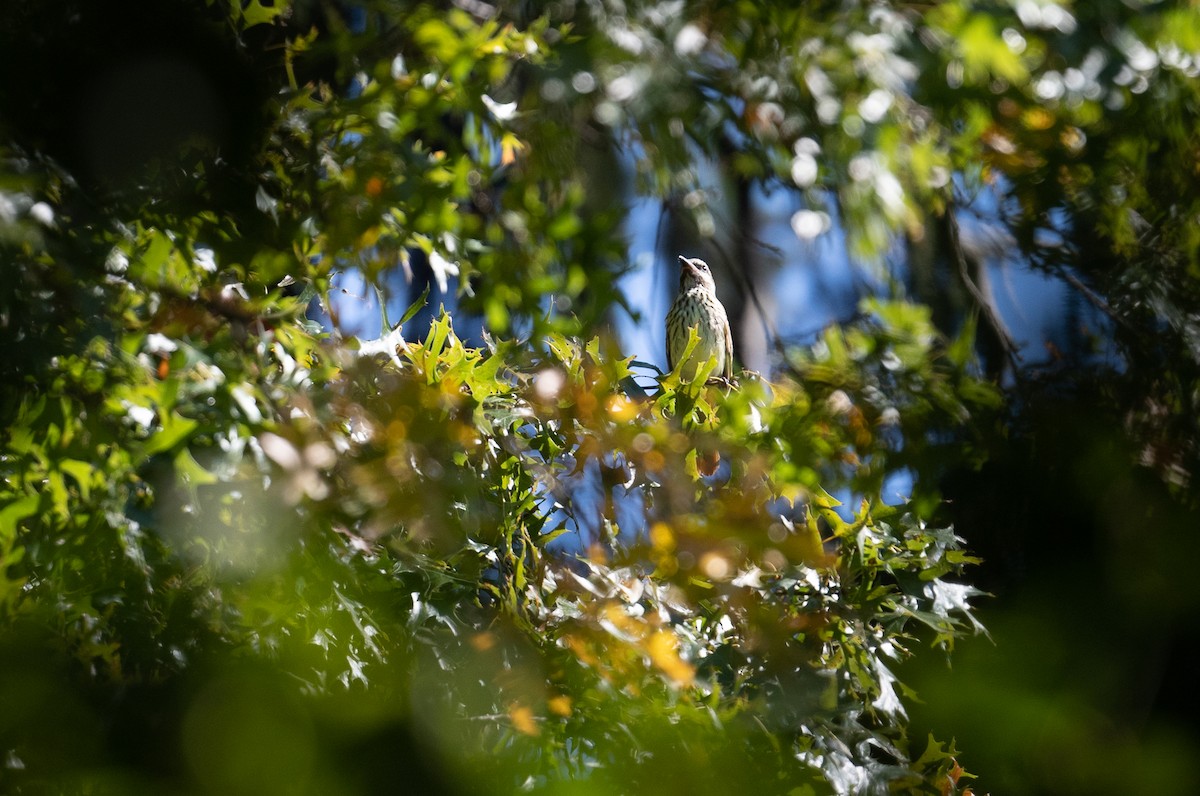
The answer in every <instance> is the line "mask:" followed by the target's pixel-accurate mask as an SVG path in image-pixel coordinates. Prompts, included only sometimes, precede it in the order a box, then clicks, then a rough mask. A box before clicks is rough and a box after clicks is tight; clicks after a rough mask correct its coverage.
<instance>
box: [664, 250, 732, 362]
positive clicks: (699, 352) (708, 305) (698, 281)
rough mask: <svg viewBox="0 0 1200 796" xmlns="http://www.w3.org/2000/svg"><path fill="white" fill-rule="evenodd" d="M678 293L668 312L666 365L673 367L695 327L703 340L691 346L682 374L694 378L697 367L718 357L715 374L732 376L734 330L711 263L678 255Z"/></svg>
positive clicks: (681, 354) (685, 347)
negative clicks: (715, 280)
mask: <svg viewBox="0 0 1200 796" xmlns="http://www.w3.org/2000/svg"><path fill="white" fill-rule="evenodd" d="M679 269H680V270H679V293H678V294H677V295H676V296H675V301H674V302H673V303H672V304H671V309H670V310H669V311H668V312H667V368H668V369H669V370H671V371H674V370H675V368H676V366H677V365H678V364H679V360H680V359H682V357H683V353H684V351H685V350H686V349H687V344H688V338H689V336H690V335H689V332H688V330H689V329H692V328H695V329H696V331H697V332H698V334H699V337H700V340H699V342H698V343H697V344H696V347H695V348H694V349H692V353H691V356H689V357H688V362H687V363H685V367H684V368H683V371H682V375H683V376H684V377H685V378H694V377H695V374H696V368H697V367H698V366H699V365H701V364H703V363H705V362H707V361H708V360H710V359H712V358H714V357H715V358H716V360H717V363H716V367H715V368H714V369H713V374H714V376H718V377H719V378H720V379H723V380H724V381H725V382H726V383H729V382H732V380H733V333H732V332H731V331H730V328H729V316H728V315H726V314H725V307H724V305H722V304H721V301H720V300H719V299H718V298H717V284H716V282H714V281H713V276H712V271H710V270H709V268H708V263H706V262H704V261H703V260H700V259H696V258H687V257H684V256H683V255H682V254H681V255H679Z"/></svg>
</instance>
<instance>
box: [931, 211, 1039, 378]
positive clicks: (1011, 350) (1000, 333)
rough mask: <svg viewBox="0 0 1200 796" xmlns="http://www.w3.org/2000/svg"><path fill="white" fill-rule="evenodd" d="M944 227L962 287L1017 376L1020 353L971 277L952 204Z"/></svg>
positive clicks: (994, 310) (990, 304) (1016, 376)
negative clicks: (979, 312)
mask: <svg viewBox="0 0 1200 796" xmlns="http://www.w3.org/2000/svg"><path fill="white" fill-rule="evenodd" d="M946 227H947V232H948V233H949V237H950V249H951V256H953V257H954V261H955V264H956V265H957V267H958V277H959V279H961V280H962V283H963V287H965V288H966V289H967V292H968V293H970V294H971V298H972V299H973V300H974V301H975V305H976V306H977V307H978V308H979V310H980V311H981V312H982V313H983V317H984V320H985V321H987V324H988V326H989V327H991V330H992V333H993V334H995V335H996V339H997V341H998V342H999V343H1000V348H1002V349H1003V350H1004V355H1005V357H1006V358H1007V359H1008V363H1009V365H1010V366H1011V367H1012V371H1013V377H1014V378H1019V373H1020V370H1019V368H1018V365H1019V364H1020V361H1021V355H1020V354H1019V353H1018V351H1017V346H1016V344H1015V343H1014V342H1013V339H1012V337H1010V336H1009V334H1008V329H1007V328H1006V327H1005V326H1004V321H1003V319H1001V318H1000V316H999V315H998V314H997V313H996V309H995V307H993V306H992V303H991V302H990V301H988V300H987V297H986V296H984V295H983V291H982V290H980V289H979V285H977V284H975V280H974V279H972V278H971V272H970V268H969V267H968V265H967V256H966V254H965V253H964V252H963V248H962V241H961V240H960V239H959V234H958V218H957V217H956V216H955V215H954V205H953V204H951V205H950V206H948V207H947V208H946Z"/></svg>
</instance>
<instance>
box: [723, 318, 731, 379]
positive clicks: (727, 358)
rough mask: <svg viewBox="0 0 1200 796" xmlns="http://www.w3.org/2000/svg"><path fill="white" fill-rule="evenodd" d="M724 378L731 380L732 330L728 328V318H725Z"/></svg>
mask: <svg viewBox="0 0 1200 796" xmlns="http://www.w3.org/2000/svg"><path fill="white" fill-rule="evenodd" d="M725 378H726V379H728V380H729V381H733V330H732V329H730V328H729V318H728V316H726V318H725Z"/></svg>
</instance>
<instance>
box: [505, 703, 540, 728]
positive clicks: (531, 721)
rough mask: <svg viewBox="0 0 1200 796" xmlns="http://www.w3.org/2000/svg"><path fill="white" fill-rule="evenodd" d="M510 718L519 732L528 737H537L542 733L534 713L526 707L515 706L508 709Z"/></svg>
mask: <svg viewBox="0 0 1200 796" xmlns="http://www.w3.org/2000/svg"><path fill="white" fill-rule="evenodd" d="M508 718H509V721H511V722H512V725H513V728H514V729H515V730H516V731H517V732H521V733H524V734H526V735H537V734H538V732H540V731H539V730H538V726H537V719H536V718H535V717H534V715H533V711H532V710H530V709H529V708H528V707H526V706H525V705H513V706H512V707H510V708H509V709H508Z"/></svg>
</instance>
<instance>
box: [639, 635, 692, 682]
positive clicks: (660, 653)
mask: <svg viewBox="0 0 1200 796" xmlns="http://www.w3.org/2000/svg"><path fill="white" fill-rule="evenodd" d="M677 648H678V640H677V639H676V638H675V634H674V633H672V632H671V631H669V630H658V631H655V632H654V633H653V634H652V635H651V636H650V637H649V638H648V639H646V654H647V655H648V656H650V662H651V663H653V664H654V665H655V666H657V667H658V668H659V669H661V670H662V672H663V674H665V675H666V676H667V677H669V678H671V680H673V681H674V682H675V683H676V684H677V685H691V684H692V681H693V680H695V677H696V670H695V669H694V668H693V667H692V665H691V664H690V663H688V662H687V661H685V660H684V659H683V658H680V657H679V652H678V649H677Z"/></svg>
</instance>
